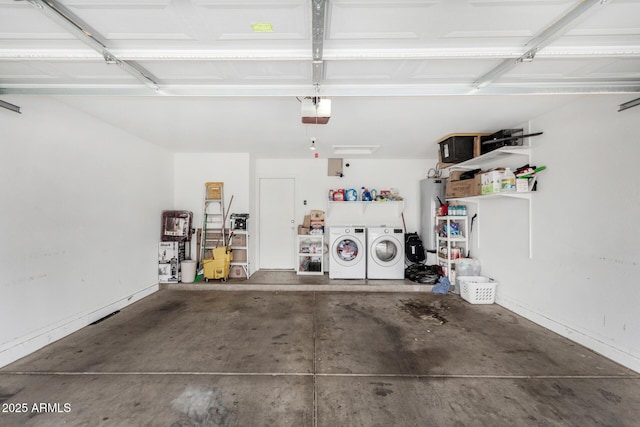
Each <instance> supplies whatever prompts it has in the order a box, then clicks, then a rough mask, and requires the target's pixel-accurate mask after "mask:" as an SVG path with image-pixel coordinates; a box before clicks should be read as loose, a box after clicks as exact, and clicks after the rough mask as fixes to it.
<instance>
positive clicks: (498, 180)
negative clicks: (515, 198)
mask: <svg viewBox="0 0 640 427" xmlns="http://www.w3.org/2000/svg"><path fill="white" fill-rule="evenodd" d="M481 176H482V194H494V193H499V192H500V191H501V189H502V177H503V176H504V169H494V170H490V171H487V172H483V173H482V175H481Z"/></svg>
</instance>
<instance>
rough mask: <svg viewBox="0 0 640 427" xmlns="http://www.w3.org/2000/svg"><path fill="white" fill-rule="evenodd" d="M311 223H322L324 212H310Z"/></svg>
mask: <svg viewBox="0 0 640 427" xmlns="http://www.w3.org/2000/svg"><path fill="white" fill-rule="evenodd" d="M310 216H311V221H324V211H319V210H312V211H311V215H310Z"/></svg>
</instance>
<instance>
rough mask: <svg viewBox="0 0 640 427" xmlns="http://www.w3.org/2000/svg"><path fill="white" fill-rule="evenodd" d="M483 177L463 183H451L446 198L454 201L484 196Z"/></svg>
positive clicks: (463, 181) (466, 180)
mask: <svg viewBox="0 0 640 427" xmlns="http://www.w3.org/2000/svg"><path fill="white" fill-rule="evenodd" d="M480 178H481V175H476V176H475V177H474V178H472V179H464V180H462V181H449V182H447V186H446V189H445V197H446V198H447V199H453V198H457V197H473V196H479V195H481V194H482V188H481V181H480Z"/></svg>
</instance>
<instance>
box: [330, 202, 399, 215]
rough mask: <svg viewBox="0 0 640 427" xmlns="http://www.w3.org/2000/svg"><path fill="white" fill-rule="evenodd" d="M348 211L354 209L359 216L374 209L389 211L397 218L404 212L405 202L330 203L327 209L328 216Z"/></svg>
mask: <svg viewBox="0 0 640 427" xmlns="http://www.w3.org/2000/svg"><path fill="white" fill-rule="evenodd" d="M347 209H354V210H356V211H358V213H359V214H362V215H364V214H365V213H366V212H367V211H368V210H373V209H377V210H389V211H393V212H394V214H395V215H396V216H400V215H401V214H402V212H404V200H396V201H389V202H375V201H371V202H362V201H355V202H349V201H344V202H332V201H329V204H328V207H327V215H328V216H330V215H331V214H332V213H335V211H337V210H343V211H344V210H347ZM352 212H353V211H352Z"/></svg>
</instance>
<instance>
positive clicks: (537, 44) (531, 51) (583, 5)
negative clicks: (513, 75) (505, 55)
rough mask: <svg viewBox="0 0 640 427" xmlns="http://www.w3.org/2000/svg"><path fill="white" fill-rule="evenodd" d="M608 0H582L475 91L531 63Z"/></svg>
mask: <svg viewBox="0 0 640 427" xmlns="http://www.w3.org/2000/svg"><path fill="white" fill-rule="evenodd" d="M605 3H607V0H581V1H579V2H578V4H577V5H576V6H575V7H574V8H573V9H571V10H570V11H569V12H567V13H566V14H564V15H563V16H561V17H560V18H559V19H558V20H557V21H555V22H554V23H553V24H551V25H549V26H548V27H547V28H545V29H544V30H543V31H542V32H541V33H540V34H538V35H537V36H536V37H534V38H532V39H531V40H529V41H528V42H527V44H525V48H527V50H526V51H525V52H524V53H523V54H522V55H520V56H519V57H518V58H515V59H505V60H504V61H502V62H501V63H500V64H498V66H496V67H495V68H493V69H492V70H490V71H489V72H487V73H486V74H485V75H483V76H482V77H480V78H479V79H478V80H476V81H474V82H473V84H472V86H473V88H474V89H482V88H485V87H487V86H489V85H490V84H491V83H493V82H494V81H495V80H497V79H499V78H500V77H501V76H503V75H504V74H505V73H506V72H507V71H509V70H510V69H512V68H513V67H515V66H516V65H518V64H519V63H521V62H531V61H533V58H535V56H536V54H537V53H538V51H539V50H540V49H542V48H543V47H545V46H546V45H548V44H549V43H551V42H552V41H553V40H554V39H556V38H557V37H559V36H560V35H561V34H562V33H563V32H564V31H565V30H566V29H567V28H568V27H569V25H571V23H572V22H573V21H575V20H576V19H578V18H579V17H580V16H582V15H583V14H584V13H585V12H587V11H588V10H589V9H591V8H592V7H593V6H595V5H597V4H605Z"/></svg>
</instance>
